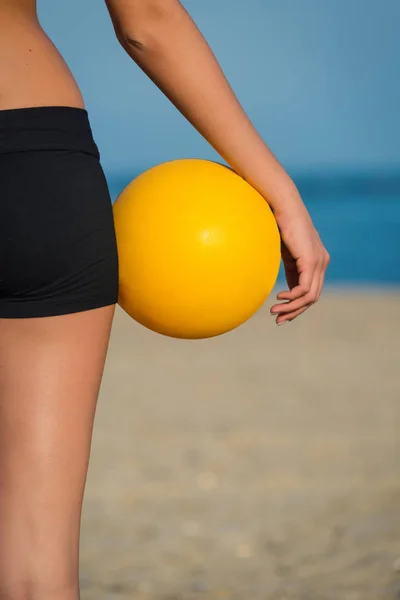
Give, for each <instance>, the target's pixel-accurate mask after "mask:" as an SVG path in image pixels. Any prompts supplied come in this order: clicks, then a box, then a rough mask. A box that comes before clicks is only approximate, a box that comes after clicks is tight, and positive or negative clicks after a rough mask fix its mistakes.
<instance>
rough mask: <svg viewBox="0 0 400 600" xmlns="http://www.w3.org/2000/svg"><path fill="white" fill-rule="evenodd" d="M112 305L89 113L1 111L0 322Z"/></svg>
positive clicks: (110, 229) (113, 271) (111, 242)
mask: <svg viewBox="0 0 400 600" xmlns="http://www.w3.org/2000/svg"><path fill="white" fill-rule="evenodd" d="M117 300H118V255H117V245H116V239H115V230H114V222H113V214H112V205H111V199H110V194H109V191H108V186H107V182H106V179H105V176H104V173H103V170H102V167H101V164H100V157H99V153H98V149H97V146H96V144H95V142H94V141H93V137H92V132H91V128H90V124H89V119H88V115H87V112H86V111H85V110H83V109H78V108H69V107H40V108H31V109H15V110H11V111H9V110H7V111H0V318H27V317H44V316H55V315H61V314H67V313H73V312H79V311H83V310H90V309H93V308H99V307H101V306H107V305H111V304H115V303H116V302H117Z"/></svg>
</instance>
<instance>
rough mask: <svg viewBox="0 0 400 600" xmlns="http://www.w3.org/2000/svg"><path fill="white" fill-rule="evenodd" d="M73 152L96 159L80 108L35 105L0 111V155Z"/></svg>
mask: <svg viewBox="0 0 400 600" xmlns="http://www.w3.org/2000/svg"><path fill="white" fill-rule="evenodd" d="M32 150H33V151H35V150H74V151H79V152H85V153H87V154H92V155H93V156H96V157H97V158H100V154H99V150H98V148H97V145H96V143H95V141H94V139H93V134H92V129H91V126H90V121H89V116H88V113H87V111H86V109H84V108H76V107H72V106H38V107H29V108H13V109H5V110H0V154H8V153H10V152H29V151H32Z"/></svg>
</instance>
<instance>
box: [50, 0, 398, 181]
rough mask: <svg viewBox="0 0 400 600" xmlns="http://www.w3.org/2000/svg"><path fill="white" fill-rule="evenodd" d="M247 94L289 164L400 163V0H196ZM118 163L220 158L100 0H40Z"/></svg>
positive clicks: (238, 87) (364, 166)
mask: <svg viewBox="0 0 400 600" xmlns="http://www.w3.org/2000/svg"><path fill="white" fill-rule="evenodd" d="M183 4H184V5H185V7H186V8H187V9H188V10H189V12H190V13H191V15H192V16H193V17H194V19H195V20H196V22H197V23H198V25H199V26H200V28H201V30H202V32H203V33H204V35H205V37H206V38H207V40H208V41H209V43H210V45H211V47H212V48H213V50H214V51H215V53H216V55H217V58H218V59H219V61H220V63H221V65H222V67H223V69H224V71H225V73H226V75H227V76H228V78H229V80H230V82H231V84H232V86H233V88H234V90H235V91H236V93H237V95H238V96H239V99H240V100H241V102H242V104H243V105H244V107H245V109H246V110H247V112H248V113H249V115H250V117H251V119H252V120H253V122H254V124H255V125H256V126H257V128H258V129H259V131H260V132H261V134H262V135H263V137H264V139H265V140H266V142H267V143H268V144H269V146H270V147H271V148H272V150H273V151H274V152H275V153H276V154H277V156H278V158H279V159H280V160H281V161H282V162H283V163H284V164H285V166H287V167H288V168H289V169H291V170H296V171H315V170H321V169H343V168H345V169H347V170H352V169H355V170H368V169H382V168H383V169H394V168H400V118H399V107H400V78H399V77H398V71H399V69H398V62H399V56H400V36H399V34H398V31H399V23H400V1H399V0H334V1H333V0H246V1H243V0H240V1H239V0H186V1H184V2H183ZM39 13H40V17H41V21H42V25H43V26H44V27H45V29H46V31H47V32H48V34H49V35H50V37H51V38H52V39H53V41H54V42H55V43H56V45H57V46H58V47H59V49H60V50H61V52H62V53H63V55H64V57H65V59H66V60H67V62H68V64H69V66H70V68H71V69H72V71H73V73H74V75H75V77H76V79H77V81H78V83H79V85H80V86H81V89H82V91H83V94H84V97H85V100H86V104H87V108H88V110H89V112H90V115H91V120H92V125H93V129H94V131H95V135H96V139H97V142H98V145H99V147H100V151H101V154H102V161H103V164H104V166H105V169H106V172H107V173H108V174H114V173H115V174H119V173H126V172H132V174H136V172H137V171H141V170H143V169H144V168H147V167H149V166H151V165H152V164H155V163H158V162H162V161H163V160H169V159H172V158H177V157H185V156H202V157H205V158H211V159H214V158H215V154H214V152H213V150H212V149H210V148H209V146H208V144H207V143H206V142H204V141H203V140H202V139H201V137H200V136H199V135H198V134H197V132H195V131H194V130H193V128H192V127H191V126H190V125H189V124H187V123H186V121H185V120H184V119H183V117H181V116H180V114H179V113H178V112H177V111H176V109H175V108H174V107H172V105H170V103H169V102H168V101H167V100H166V99H165V98H164V96H163V95H162V94H161V93H160V92H159V91H158V90H157V88H156V87H155V86H154V84H152V83H151V82H150V81H149V80H148V79H147V78H146V76H145V75H144V74H143V73H142V72H141V71H140V70H139V69H138V67H136V65H134V63H133V62H132V61H131V59H130V58H129V57H128V56H127V55H126V54H125V53H124V51H123V50H122V48H121V47H120V46H119V45H118V43H117V41H116V39H115V36H114V33H113V29H112V26H111V24H110V20H109V17H108V14H107V11H106V8H105V5H104V3H103V2H102V1H101V0H64V2H61V1H57V2H55V1H54V0H39Z"/></svg>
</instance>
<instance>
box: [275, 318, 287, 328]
mask: <svg viewBox="0 0 400 600" xmlns="http://www.w3.org/2000/svg"><path fill="white" fill-rule="evenodd" d="M289 322H290V321H289V320H288V319H286V320H285V321H280V322H279V323H277V325H278V327H280V326H281V325H285V323H289Z"/></svg>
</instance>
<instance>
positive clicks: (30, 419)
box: [0, 306, 114, 600]
mask: <svg viewBox="0 0 400 600" xmlns="http://www.w3.org/2000/svg"><path fill="white" fill-rule="evenodd" d="M113 313H114V307H113V306H110V307H106V308H100V309H95V310H91V311H87V312H81V313H77V314H71V315H65V316H58V317H47V318H39V319H0V599H1V600H27V599H28V598H29V600H50V599H51V600H77V599H78V598H79V583H78V579H79V577H78V554H79V552H78V549H79V529H80V517H81V506H82V498H83V492H84V486H85V480H86V473H87V467H88V460H89V452H90V443H91V435H92V427H93V418H94V414H95V407H96V400H97V395H98V390H99V385H100V381H101V377H102V372H103V367H104V361H105V356H106V352H107V346H108V341H109V334H110V328H111V322H112V317H113Z"/></svg>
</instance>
